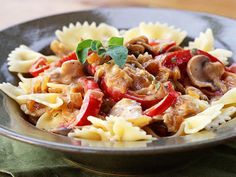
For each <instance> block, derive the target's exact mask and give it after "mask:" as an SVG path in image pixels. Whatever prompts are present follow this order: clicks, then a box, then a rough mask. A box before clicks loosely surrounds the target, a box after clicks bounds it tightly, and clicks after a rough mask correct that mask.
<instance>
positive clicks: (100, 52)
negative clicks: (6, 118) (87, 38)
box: [98, 48, 106, 56]
mask: <svg viewBox="0 0 236 177" xmlns="http://www.w3.org/2000/svg"><path fill="white" fill-rule="evenodd" d="M105 53H106V49H103V48H101V49H99V50H98V55H99V56H102V55H103V54H105Z"/></svg>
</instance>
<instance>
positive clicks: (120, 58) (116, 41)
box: [76, 37, 128, 67]
mask: <svg viewBox="0 0 236 177" xmlns="http://www.w3.org/2000/svg"><path fill="white" fill-rule="evenodd" d="M123 41H124V39H123V38H120V37H111V38H110V39H109V40H108V47H106V48H105V47H104V46H103V45H102V42H101V41H98V40H91V39H87V40H84V41H82V42H80V43H79V44H78V46H77V48H76V55H77V57H78V59H79V61H80V62H81V63H85V62H86V59H87V56H88V53H89V51H93V52H96V53H97V54H98V55H99V56H101V57H104V56H110V57H111V58H112V59H113V60H114V62H115V64H117V65H118V66H119V67H123V66H124V64H125V63H126V59H127V56H128V49H127V48H126V47H125V46H123Z"/></svg>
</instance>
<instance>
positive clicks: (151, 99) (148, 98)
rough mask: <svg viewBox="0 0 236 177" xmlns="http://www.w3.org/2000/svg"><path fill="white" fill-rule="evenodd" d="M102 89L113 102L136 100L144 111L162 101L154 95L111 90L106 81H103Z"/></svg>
mask: <svg viewBox="0 0 236 177" xmlns="http://www.w3.org/2000/svg"><path fill="white" fill-rule="evenodd" d="M101 88H102V90H103V92H104V93H105V94H106V95H107V96H109V97H110V98H111V99H112V100H114V101H115V102H117V101H119V100H121V99H122V98H129V99H132V100H135V101H137V102H138V103H140V104H141V106H142V107H143V108H144V109H145V108H149V107H151V106H153V105H155V104H156V103H158V102H159V101H160V100H161V98H156V97H155V96H153V95H138V94H136V93H134V92H132V91H129V90H128V91H127V92H126V93H121V92H120V91H118V90H114V89H113V88H109V87H108V86H107V85H106V82H105V80H104V79H102V81H101Z"/></svg>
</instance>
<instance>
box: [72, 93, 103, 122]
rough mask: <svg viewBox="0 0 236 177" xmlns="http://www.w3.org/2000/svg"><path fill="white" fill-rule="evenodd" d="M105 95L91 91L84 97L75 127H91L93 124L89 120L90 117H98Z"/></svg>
mask: <svg viewBox="0 0 236 177" xmlns="http://www.w3.org/2000/svg"><path fill="white" fill-rule="evenodd" d="M102 98H103V93H102V92H101V91H99V90H91V89H89V90H88V91H87V92H86V93H85V96H84V100H83V103H82V106H81V109H80V112H79V114H78V115H77V116H76V121H75V123H73V125H76V126H84V125H90V124H91V122H90V121H89V120H88V116H97V115H98V113H99V111H100V108H101V104H102Z"/></svg>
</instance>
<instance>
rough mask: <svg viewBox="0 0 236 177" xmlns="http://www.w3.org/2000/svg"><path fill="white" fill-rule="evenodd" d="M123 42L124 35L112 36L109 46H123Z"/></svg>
mask: <svg viewBox="0 0 236 177" xmlns="http://www.w3.org/2000/svg"><path fill="white" fill-rule="evenodd" d="M123 42H124V38H123V37H111V38H110V39H109V41H108V47H111V46H123Z"/></svg>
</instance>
